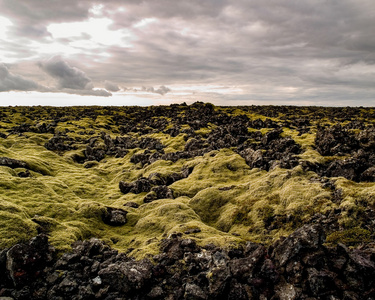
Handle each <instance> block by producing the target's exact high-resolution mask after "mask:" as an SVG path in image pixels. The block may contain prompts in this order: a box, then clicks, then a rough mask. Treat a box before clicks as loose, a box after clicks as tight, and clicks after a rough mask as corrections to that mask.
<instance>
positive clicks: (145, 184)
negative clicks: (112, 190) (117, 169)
mask: <svg viewBox="0 0 375 300" xmlns="http://www.w3.org/2000/svg"><path fill="white" fill-rule="evenodd" d="M119 188H120V190H121V192H122V193H124V194H127V193H134V194H140V193H143V192H149V191H150V190H151V182H150V180H149V179H147V178H144V177H141V178H139V179H137V180H136V181H133V182H131V183H128V182H124V181H120V183H119Z"/></svg>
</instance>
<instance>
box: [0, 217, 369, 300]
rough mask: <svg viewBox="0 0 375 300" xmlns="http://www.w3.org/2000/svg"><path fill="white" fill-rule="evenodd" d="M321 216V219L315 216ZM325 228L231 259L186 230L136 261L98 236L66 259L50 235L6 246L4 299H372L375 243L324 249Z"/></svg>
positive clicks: (0, 264)
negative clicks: (58, 254) (148, 256)
mask: <svg viewBox="0 0 375 300" xmlns="http://www.w3.org/2000/svg"><path fill="white" fill-rule="evenodd" d="M316 220H319V218H318V219H316ZM323 242H324V231H323V227H322V226H321V225H319V224H314V225H304V226H303V227H301V228H300V229H298V230H296V231H295V232H294V233H293V234H291V235H290V236H288V237H286V238H284V239H282V240H279V241H278V242H276V243H275V244H273V245H271V246H269V247H265V246H263V245H259V244H256V243H248V245H247V246H246V247H243V248H242V247H241V246H240V248H238V249H237V251H235V252H236V255H235V256H234V257H232V258H231V256H232V255H231V256H230V255H229V253H233V251H234V249H232V250H230V251H229V250H226V249H220V248H219V247H215V246H207V247H204V248H201V247H199V246H197V244H196V243H195V242H194V241H193V240H191V239H182V237H181V235H180V234H175V235H172V236H171V237H170V238H168V239H165V240H162V241H161V248H160V249H161V252H160V254H158V255H156V256H154V257H153V260H154V262H155V263H154V264H152V263H151V262H150V261H149V260H148V259H143V260H139V261H136V260H134V259H132V258H130V257H128V256H126V255H125V254H119V253H118V252H117V251H115V250H112V249H111V248H110V247H109V246H107V245H106V244H104V243H103V242H102V241H100V240H98V239H94V238H93V239H91V240H87V241H83V242H76V243H75V244H73V249H72V252H70V253H66V254H64V255H63V256H61V257H60V258H57V257H56V256H55V255H54V250H53V248H52V247H51V246H50V245H49V243H48V242H47V237H46V236H45V235H39V236H37V237H36V238H33V239H32V240H30V241H29V242H28V243H26V244H17V245H15V246H14V247H12V248H10V249H4V250H2V251H0V279H2V280H1V281H0V297H12V298H13V299H17V300H18V299H30V300H34V299H115V298H119V297H126V299H166V298H171V297H173V299H262V298H263V299H266V298H267V299H313V298H315V299H326V298H327V297H330V298H327V299H373V297H375V289H374V284H375V259H374V257H375V248H374V247H373V246H370V245H369V246H368V247H367V248H365V249H360V248H358V249H354V250H350V249H348V248H346V247H345V246H343V245H341V244H339V245H338V246H336V247H334V248H326V247H325V246H324V244H323Z"/></svg>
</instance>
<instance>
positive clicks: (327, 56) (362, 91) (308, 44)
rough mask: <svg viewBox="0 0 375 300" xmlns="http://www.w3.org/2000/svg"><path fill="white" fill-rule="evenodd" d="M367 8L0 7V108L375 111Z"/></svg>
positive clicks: (120, 2)
mask: <svg viewBox="0 0 375 300" xmlns="http://www.w3.org/2000/svg"><path fill="white" fill-rule="evenodd" d="M374 32H375V2H374V0H325V1H324V0H303V1H301V0H204V1H203V0H189V1H186V0H185V1H177V0H149V1H140V0H106V1H89V0H61V1H57V0H56V1H51V0H0V105H90V104H92V105H151V104H152V105H156V104H169V103H181V102H184V101H185V102H187V103H191V102H194V101H205V102H211V103H214V104H217V105H251V104H275V105H286V104H292V105H330V106H348V105H350V106H360V105H363V106H375V34H374Z"/></svg>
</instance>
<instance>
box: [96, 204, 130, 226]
mask: <svg viewBox="0 0 375 300" xmlns="http://www.w3.org/2000/svg"><path fill="white" fill-rule="evenodd" d="M127 213H128V212H127V211H126V210H122V209H119V208H112V207H106V209H105V211H104V212H103V214H102V220H103V222H104V223H105V224H108V225H111V226H122V225H124V224H126V221H127V219H126V215H127Z"/></svg>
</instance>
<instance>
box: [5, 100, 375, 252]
mask: <svg viewBox="0 0 375 300" xmlns="http://www.w3.org/2000/svg"><path fill="white" fill-rule="evenodd" d="M374 124H375V109H373V108H324V107H287V106H279V107H277V106H248V107H216V106H213V105H211V104H208V103H206V104H205V103H200V102H196V103H194V104H192V105H186V104H181V105H170V106H155V107H60V108H57V107H40V106H39V107H2V108H0V249H2V248H7V247H10V246H12V245H14V244H16V243H18V242H22V241H26V240H28V239H29V238H31V237H33V236H36V235H37V234H38V233H46V234H47V235H48V236H49V239H50V242H51V243H52V245H53V246H55V248H56V249H58V250H59V251H60V252H61V253H62V252H65V251H68V250H69V249H70V247H71V244H72V243H73V242H75V241H77V240H85V239H89V238H91V237H97V238H99V239H102V240H103V241H105V242H106V243H107V244H108V245H109V246H111V247H113V248H115V249H118V250H119V251H122V252H127V253H129V254H130V255H132V256H134V257H136V258H141V257H144V256H145V255H148V254H150V255H154V254H156V253H157V252H158V249H159V243H160V241H161V240H162V239H163V238H165V237H168V236H169V235H171V234H172V233H181V234H182V235H183V236H186V237H189V238H192V239H195V240H196V241H197V243H198V244H199V245H206V244H209V243H213V244H216V245H218V246H224V247H236V245H238V244H240V243H244V242H246V241H254V242H261V243H264V244H266V245H267V244H271V243H273V242H274V241H276V240H277V239H279V238H280V237H281V236H287V235H289V234H290V233H292V232H293V231H294V230H296V229H297V228H299V227H301V226H302V225H303V224H306V223H315V222H320V223H321V224H324V228H325V230H326V235H327V239H326V243H327V244H332V245H335V244H337V243H338V242H341V243H344V244H346V245H347V246H357V245H360V244H362V243H369V242H373V241H374V230H375V226H374V222H375V211H374V209H375V152H374V149H375V127H374Z"/></svg>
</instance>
